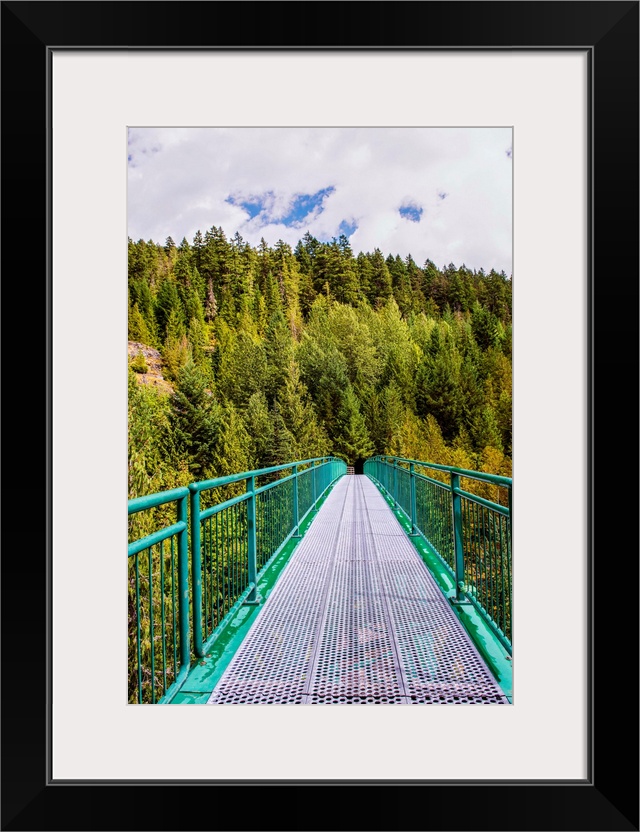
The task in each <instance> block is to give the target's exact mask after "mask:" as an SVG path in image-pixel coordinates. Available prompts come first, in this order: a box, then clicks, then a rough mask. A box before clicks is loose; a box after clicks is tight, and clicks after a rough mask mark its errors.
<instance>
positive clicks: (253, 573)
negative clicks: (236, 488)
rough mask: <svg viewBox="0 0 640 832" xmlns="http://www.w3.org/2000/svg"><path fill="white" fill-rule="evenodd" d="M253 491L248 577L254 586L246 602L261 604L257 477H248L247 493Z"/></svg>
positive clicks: (249, 524)
mask: <svg viewBox="0 0 640 832" xmlns="http://www.w3.org/2000/svg"><path fill="white" fill-rule="evenodd" d="M249 493H251V497H249V501H248V502H247V560H248V570H247V579H248V581H249V583H250V584H253V585H254V587H253V589H252V590H251V592H250V593H249V595H247V598H246V601H245V602H244V603H245V604H259V603H260V598H259V596H258V586H257V584H258V545H257V535H256V478H255V477H249V478H248V479H247V494H249Z"/></svg>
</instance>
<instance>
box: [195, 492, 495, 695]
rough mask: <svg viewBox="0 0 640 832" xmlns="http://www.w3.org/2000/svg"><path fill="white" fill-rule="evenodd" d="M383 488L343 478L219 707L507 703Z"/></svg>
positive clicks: (218, 691)
mask: <svg viewBox="0 0 640 832" xmlns="http://www.w3.org/2000/svg"><path fill="white" fill-rule="evenodd" d="M506 702H507V699H506V698H505V697H504V695H503V693H502V691H501V689H500V688H499V686H498V685H497V683H496V682H495V681H494V679H493V676H492V675H491V673H490V672H489V670H488V668H487V666H486V665H485V663H484V661H483V660H482V658H481V657H480V655H479V653H478V651H477V650H476V648H475V647H474V646H473V644H472V642H471V640H470V638H469V636H468V635H467V634H466V632H465V630H464V628H463V627H462V625H461V624H460V622H459V621H458V619H457V617H456V615H455V614H454V612H453V611H452V609H451V608H450V606H449V602H448V601H447V600H446V599H445V597H444V596H443V594H442V593H441V591H440V589H439V588H438V586H437V584H436V582H435V581H434V579H433V578H432V577H431V574H430V573H429V571H428V569H427V568H426V566H425V565H424V563H423V562H422V560H421V559H420V556H419V555H418V553H417V552H416V551H415V549H414V548H413V545H412V544H411V542H410V540H409V539H408V538H407V536H406V534H405V532H404V531H403V529H402V527H401V526H400V524H399V523H398V521H397V519H396V518H395V517H394V516H393V513H392V512H391V510H390V509H389V507H388V505H387V503H386V502H385V500H384V499H383V497H382V495H381V494H380V493H379V491H378V490H377V488H376V487H375V486H374V485H373V483H372V482H371V481H370V480H369V479H368V478H367V477H364V476H350V477H343V478H342V479H341V480H340V481H339V482H338V483H337V484H336V485H335V487H334V489H333V491H332V492H331V493H330V494H329V496H328V498H327V500H326V501H325V503H324V504H323V506H322V508H321V509H320V511H319V512H318V514H317V516H316V518H315V519H314V521H313V523H312V524H311V526H310V527H309V529H308V531H307V533H306V535H305V536H304V538H303V539H302V541H301V542H300V544H299V545H298V547H297V548H296V549H295V551H294V553H293V555H292V557H291V560H290V562H289V563H288V565H287V566H286V568H285V569H284V571H283V572H282V575H281V576H280V579H279V581H278V583H277V584H276V586H275V588H274V590H273V592H272V593H271V595H270V597H269V599H268V600H267V601H266V602H265V605H264V607H263V609H262V610H261V611H260V613H259V615H258V616H257V617H256V620H255V622H254V623H253V626H252V627H251V629H250V630H249V632H248V634H247V636H246V638H245V640H244V641H243V643H242V645H241V647H240V649H239V650H238V652H237V653H236V655H235V656H234V658H233V660H232V661H231V663H230V664H229V666H228V667H227V669H226V671H225V672H224V674H223V675H222V677H221V678H220V681H219V682H218V684H217V686H216V688H215V689H214V691H213V692H212V694H211V697H210V698H209V703H210V704H260V703H262V704H264V703H299V704H369V703H370V704H384V703H482V704H491V703H506Z"/></svg>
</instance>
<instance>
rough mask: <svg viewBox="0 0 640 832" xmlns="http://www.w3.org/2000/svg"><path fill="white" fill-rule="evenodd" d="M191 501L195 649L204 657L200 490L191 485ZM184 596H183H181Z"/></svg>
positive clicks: (197, 653)
mask: <svg viewBox="0 0 640 832" xmlns="http://www.w3.org/2000/svg"><path fill="white" fill-rule="evenodd" d="M189 491H190V492H191V494H190V495H189V498H190V501H191V582H192V585H193V650H194V653H195V654H196V656H198V657H199V658H202V656H203V655H204V654H203V650H202V553H201V551H200V492H199V490H198V488H197V487H196V486H195V485H194V484H192V485H190V486H189ZM181 597H182V596H181Z"/></svg>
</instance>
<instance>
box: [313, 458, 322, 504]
mask: <svg viewBox="0 0 640 832" xmlns="http://www.w3.org/2000/svg"><path fill="white" fill-rule="evenodd" d="M320 465H322V463H320ZM317 470H318V466H317V465H316V463H315V462H314V463H313V474H312V476H311V481H312V482H313V510H314V511H317V510H318V508H317V505H316V503H317V502H318V483H317V482H316V477H317V473H316V472H317Z"/></svg>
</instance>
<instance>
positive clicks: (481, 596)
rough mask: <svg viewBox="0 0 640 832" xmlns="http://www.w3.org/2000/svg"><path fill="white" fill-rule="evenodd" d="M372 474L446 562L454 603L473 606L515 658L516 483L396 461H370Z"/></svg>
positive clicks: (477, 473)
mask: <svg viewBox="0 0 640 832" xmlns="http://www.w3.org/2000/svg"><path fill="white" fill-rule="evenodd" d="M364 473H365V474H366V475H367V476H368V477H369V478H370V479H371V480H373V481H374V482H375V483H376V484H377V485H378V486H380V487H381V488H382V490H383V491H385V492H386V493H387V494H388V496H389V497H390V498H391V499H392V500H393V502H394V505H395V506H396V507H397V508H399V509H401V510H402V511H403V512H404V514H405V515H406V517H407V519H408V520H409V521H410V522H411V534H412V535H421V536H422V537H424V539H425V540H426V541H427V542H428V543H429V545H430V546H431V548H432V549H433V550H434V551H435V553H436V554H437V555H438V556H439V558H440V560H441V561H442V563H443V564H444V566H445V567H446V569H447V570H448V571H449V573H450V574H451V575H452V577H453V579H454V580H455V586H456V597H455V599H453V601H454V603H458V604H464V603H471V604H473V605H474V606H475V607H476V608H477V609H478V610H479V612H480V613H481V614H482V616H483V617H484V618H485V620H486V621H487V622H488V624H489V625H490V627H491V628H492V630H493V631H494V632H495V634H496V636H497V637H498V639H499V640H500V642H501V643H502V644H503V646H504V647H506V648H507V650H509V652H511V641H512V624H511V611H512V604H511V595H512V580H511V491H512V480H511V478H510V477H501V476H497V475H495V474H484V473H482V472H480V471H467V470H465V469H462V468H452V467H451V466H448V465H438V464H435V463H427V462H421V461H419V460H415V459H403V458H401V457H390V456H377V457H373V458H372V459H369V460H367V461H366V462H365V464H364ZM463 486H464V487H463ZM470 488H473V489H474V491H478V492H483V491H484V492H485V493H484V494H483V493H472V492H471V491H470V490H469V489H470ZM489 498H491V499H489Z"/></svg>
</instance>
